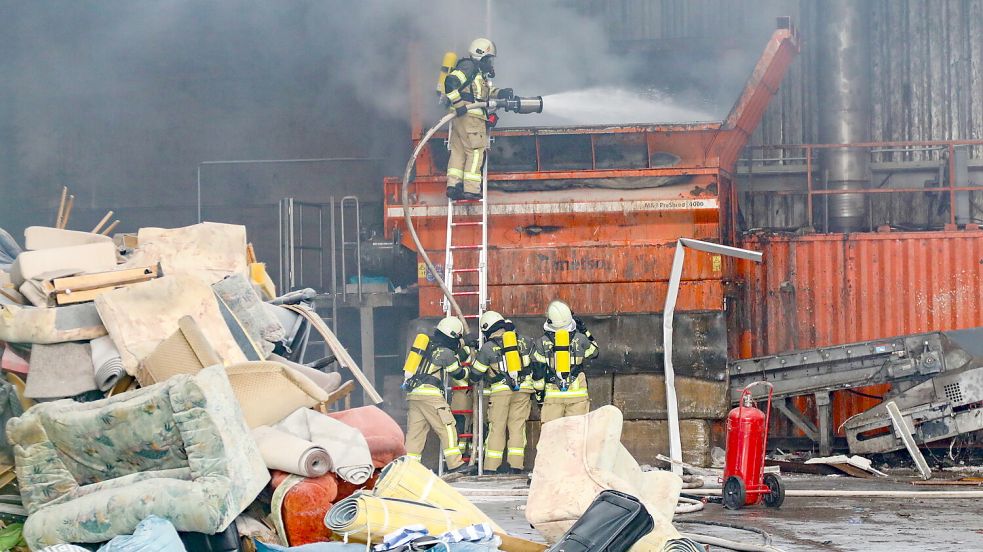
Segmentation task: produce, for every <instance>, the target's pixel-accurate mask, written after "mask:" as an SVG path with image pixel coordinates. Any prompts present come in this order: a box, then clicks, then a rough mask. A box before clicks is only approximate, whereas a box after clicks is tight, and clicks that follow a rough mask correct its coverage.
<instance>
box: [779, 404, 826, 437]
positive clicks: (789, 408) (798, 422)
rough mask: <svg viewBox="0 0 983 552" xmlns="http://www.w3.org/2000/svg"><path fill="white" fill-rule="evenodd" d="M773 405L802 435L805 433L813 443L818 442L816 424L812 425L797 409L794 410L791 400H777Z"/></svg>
mask: <svg viewBox="0 0 983 552" xmlns="http://www.w3.org/2000/svg"><path fill="white" fill-rule="evenodd" d="M773 404H774V405H775V408H777V409H778V411H779V412H781V413H782V414H784V415H785V417H786V418H788V419H789V421H790V422H792V424H793V425H794V426H795V427H797V428H799V429H800V430H801V431H802V433H805V434H806V437H808V438H809V439H811V440H812V441H813V442H816V443H818V442H819V429H817V428H816V424H814V423H812V420H810V419H809V418H806V417H805V416H803V415H802V413H801V412H799V409H798V408H795V405H794V404H792V399H789V398H786V399H779V400H776V401H775V402H774V403H773Z"/></svg>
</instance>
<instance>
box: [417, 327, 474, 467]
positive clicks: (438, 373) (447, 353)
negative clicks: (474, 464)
mask: <svg viewBox="0 0 983 552" xmlns="http://www.w3.org/2000/svg"><path fill="white" fill-rule="evenodd" d="M463 333H464V323H463V322H461V320H460V319H458V318H455V317H450V316H449V317H447V318H444V319H443V320H441V321H440V322H439V323H438V324H437V327H436V328H435V329H434V331H433V334H432V335H431V336H430V337H429V339H428V337H427V336H426V335H425V334H420V335H418V336H416V339H415V340H414V342H413V346H412V347H411V348H410V352H409V354H408V355H407V359H406V364H405V365H404V367H403V375H404V381H403V389H405V390H406V391H407V395H406V399H407V405H408V413H407V420H406V454H407V456H409V457H411V458H415V459H417V460H419V459H420V457H421V455H422V453H423V448H424V447H425V446H426V444H427V434H428V432H429V431H430V430H431V429H432V430H433V431H434V433H436V434H437V437H438V438H439V439H440V449H441V451H443V455H444V460H445V461H446V462H447V467H448V469H449V470H451V471H454V470H458V469H459V468H460V469H465V468H466V467H467V466H466V465H465V464H464V463H463V462H462V460H461V451H460V449H459V448H458V446H457V427H456V424H455V423H454V416H453V415H452V414H451V408H450V406H448V404H447V399H446V398H445V388H444V385H445V383H444V376H445V375H446V376H447V377H449V378H450V379H452V380H461V379H466V378H467V369H466V368H464V367H463V366H462V365H461V361H460V358H459V354H460V352H461V349H462V348H463V346H464V342H463V340H462V337H463Z"/></svg>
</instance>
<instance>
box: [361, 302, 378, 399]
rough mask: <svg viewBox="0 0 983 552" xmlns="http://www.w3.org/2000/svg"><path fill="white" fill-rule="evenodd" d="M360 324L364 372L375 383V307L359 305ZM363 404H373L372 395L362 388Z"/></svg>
mask: <svg viewBox="0 0 983 552" xmlns="http://www.w3.org/2000/svg"><path fill="white" fill-rule="evenodd" d="M358 320H359V326H360V329H361V333H362V373H364V374H365V378H366V379H368V380H369V381H370V382H371V383H372V385H375V382H376V381H375V309H374V308H372V307H359V309H358ZM362 393H363V396H364V399H363V401H364V402H363V404H372V397H370V396H369V393H368V391H367V390H366V389H364V388H363V390H362Z"/></svg>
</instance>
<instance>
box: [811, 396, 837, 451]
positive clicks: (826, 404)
mask: <svg viewBox="0 0 983 552" xmlns="http://www.w3.org/2000/svg"><path fill="white" fill-rule="evenodd" d="M815 397H816V417H817V418H818V419H819V454H821V455H822V456H829V455H830V453H831V452H832V450H833V446H832V445H833V412H832V406H831V402H832V401H831V400H830V398H829V391H817V392H816V394H815Z"/></svg>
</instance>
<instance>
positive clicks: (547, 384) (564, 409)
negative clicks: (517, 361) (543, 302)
mask: <svg viewBox="0 0 983 552" xmlns="http://www.w3.org/2000/svg"><path fill="white" fill-rule="evenodd" d="M543 330H544V335H543V337H541V338H539V340H538V341H536V344H535V350H534V352H533V360H534V365H535V366H534V369H533V385H534V387H535V388H536V390H537V391H539V392H542V393H544V398H543V408H542V414H541V418H542V420H543V423H546V422H549V421H552V420H556V419H558V418H563V417H566V416H576V415H579V414H587V412H589V411H590V396H589V395H588V394H587V375H586V374H585V373H584V369H585V368H586V365H587V363H589V362H590V360H592V359H594V358H596V357H597V354H598V348H597V343H596V341H595V339H594V336H593V335H591V333H590V330H588V329H587V327H586V326H585V325H584V323H583V321H581V320H580V319H578V318H575V317H574V315H573V311H571V310H570V307H569V306H568V305H567V304H566V303H564V302H563V301H553V302H551V303H550V305H549V307H548V308H547V310H546V323H545V324H543Z"/></svg>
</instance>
